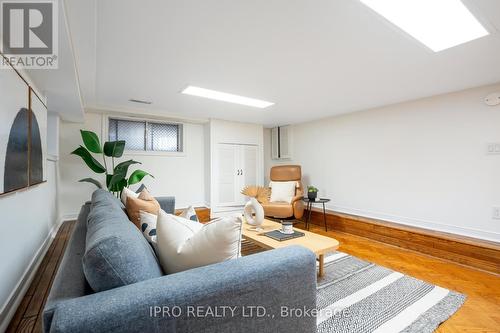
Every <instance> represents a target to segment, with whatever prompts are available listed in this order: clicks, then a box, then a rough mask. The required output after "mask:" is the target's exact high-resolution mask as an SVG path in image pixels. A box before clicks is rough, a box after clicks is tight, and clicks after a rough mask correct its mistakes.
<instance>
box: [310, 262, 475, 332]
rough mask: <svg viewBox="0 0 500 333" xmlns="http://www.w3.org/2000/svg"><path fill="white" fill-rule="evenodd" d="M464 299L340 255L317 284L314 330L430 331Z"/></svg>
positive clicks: (329, 263) (328, 265) (388, 270)
mask: <svg viewBox="0 0 500 333" xmlns="http://www.w3.org/2000/svg"><path fill="white" fill-rule="evenodd" d="M464 300H465V296H464V295H462V294H459V293H456V292H454V291H451V290H448V289H444V288H441V287H438V286H435V285H432V284H429V283H426V282H424V281H421V280H417V279H415V278H412V277H411V276H408V275H404V274H401V273H399V272H395V271H393V270H390V269H387V268H385V267H382V266H378V265H375V264H373V263H369V262H366V261H363V260H360V259H358V258H356V257H353V256H351V255H348V254H346V253H342V252H336V253H332V254H330V255H329V256H327V257H326V258H325V275H324V276H323V278H321V279H319V280H318V296H317V301H316V302H317V303H316V304H317V307H318V310H319V314H318V317H317V324H318V332H319V333H326V332H377V333H391V332H405V333H409V332H418V333H423V332H433V331H434V330H435V329H436V328H437V327H438V326H439V324H441V323H442V322H444V321H445V320H446V319H448V318H449V317H450V316H451V315H452V314H453V313H455V311H457V310H458V309H459V308H460V306H461V305H462V304H463V302H464Z"/></svg>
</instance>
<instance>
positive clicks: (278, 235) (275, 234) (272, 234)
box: [264, 230, 305, 242]
mask: <svg viewBox="0 0 500 333" xmlns="http://www.w3.org/2000/svg"><path fill="white" fill-rule="evenodd" d="M264 235H265V236H267V237H269V238H272V239H275V240H277V241H280V242H282V241H286V240H289V239H294V238H298V237H302V236H304V235H305V234H304V233H303V232H300V231H296V230H294V231H293V234H285V233H283V232H281V231H279V230H273V231H269V232H266V233H265V234H264Z"/></svg>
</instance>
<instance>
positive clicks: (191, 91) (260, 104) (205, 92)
mask: <svg viewBox="0 0 500 333" xmlns="http://www.w3.org/2000/svg"><path fill="white" fill-rule="evenodd" d="M182 93H183V94H186V95H193V96H198V97H205V98H210V99H215V100H218V101H224V102H229V103H236V104H242V105H247V106H253V107H256V108H260V109H264V108H267V107H268V106H271V105H273V104H274V103H271V102H266V101H262V100H260V99H255V98H249V97H243V96H238V95H233V94H228V93H224V92H220V91H215V90H210V89H205V88H199V87H193V86H188V87H187V88H186V89H184V90H183V91H182Z"/></svg>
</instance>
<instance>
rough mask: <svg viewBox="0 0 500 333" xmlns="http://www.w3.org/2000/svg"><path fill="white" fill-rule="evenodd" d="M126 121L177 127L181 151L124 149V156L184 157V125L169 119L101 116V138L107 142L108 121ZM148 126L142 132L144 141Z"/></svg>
mask: <svg viewBox="0 0 500 333" xmlns="http://www.w3.org/2000/svg"><path fill="white" fill-rule="evenodd" d="M110 119H115V120H126V121H138V122H146V123H155V124H169V125H179V129H180V131H181V134H180V135H179V137H180V139H181V144H180V147H181V151H158V150H130V149H125V151H124V152H123V155H124V156H132V155H142V156H171V157H183V156H186V128H185V127H186V124H185V123H183V122H180V121H175V120H170V119H155V118H147V117H133V116H123V115H112V114H106V115H103V121H102V122H103V125H104V126H102V129H103V131H102V137H103V138H105V140H104V141H109V120H110ZM148 130H149V129H148V126H147V125H146V131H145V132H144V135H145V137H144V139H145V140H146V138H147V135H148Z"/></svg>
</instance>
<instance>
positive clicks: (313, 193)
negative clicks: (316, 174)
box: [307, 186, 318, 201]
mask: <svg viewBox="0 0 500 333" xmlns="http://www.w3.org/2000/svg"><path fill="white" fill-rule="evenodd" d="M317 196H318V188H317V187H314V186H308V187H307V198H308V199H309V200H312V201H315V200H316V197H317Z"/></svg>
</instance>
